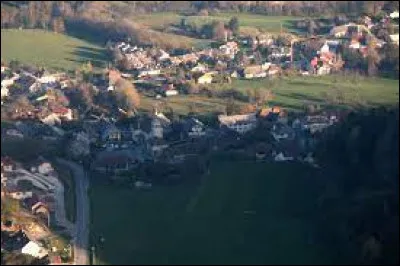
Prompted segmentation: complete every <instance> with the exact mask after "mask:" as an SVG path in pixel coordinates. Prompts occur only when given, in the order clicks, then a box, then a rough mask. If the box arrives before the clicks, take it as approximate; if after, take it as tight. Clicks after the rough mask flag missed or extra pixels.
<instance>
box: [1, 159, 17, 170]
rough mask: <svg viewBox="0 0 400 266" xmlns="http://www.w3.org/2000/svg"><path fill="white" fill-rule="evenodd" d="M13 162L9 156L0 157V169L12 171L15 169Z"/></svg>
mask: <svg viewBox="0 0 400 266" xmlns="http://www.w3.org/2000/svg"><path fill="white" fill-rule="evenodd" d="M15 166H16V164H15V162H14V161H13V160H12V159H11V158H10V157H2V158H1V169H2V171H5V172H12V171H13V170H14V169H15Z"/></svg>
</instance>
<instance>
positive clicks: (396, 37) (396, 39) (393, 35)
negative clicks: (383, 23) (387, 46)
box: [389, 33, 399, 45]
mask: <svg viewBox="0 0 400 266" xmlns="http://www.w3.org/2000/svg"><path fill="white" fill-rule="evenodd" d="M389 37H390V39H391V40H392V42H394V43H395V44H397V45H399V34H398V33H397V34H392V35H389Z"/></svg>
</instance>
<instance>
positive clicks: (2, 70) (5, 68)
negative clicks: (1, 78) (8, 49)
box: [1, 66, 9, 73]
mask: <svg viewBox="0 0 400 266" xmlns="http://www.w3.org/2000/svg"><path fill="white" fill-rule="evenodd" d="M8 69H9V68H8V67H6V66H1V73H3V72H4V71H6V70H8Z"/></svg>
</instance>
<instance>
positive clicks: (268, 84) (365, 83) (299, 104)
mask: <svg viewBox="0 0 400 266" xmlns="http://www.w3.org/2000/svg"><path fill="white" fill-rule="evenodd" d="M209 88H210V89H212V90H227V89H235V90H238V91H240V92H242V93H243V94H244V95H246V90H247V89H248V88H250V89H252V88H256V89H260V90H263V89H271V90H272V92H273V95H274V97H273V99H272V100H271V101H270V102H269V103H268V104H269V105H278V106H281V107H284V108H286V109H288V110H291V111H301V110H304V107H306V106H307V105H309V104H318V105H320V106H321V107H323V108H329V107H334V108H354V107H357V106H359V105H360V104H362V105H368V106H382V105H393V104H398V102H399V81H398V80H392V79H383V78H368V77H354V76H349V77H343V76H321V77H290V78H289V77H284V78H282V79H274V80H269V79H255V80H243V79H237V80H235V79H234V80H233V81H232V83H231V84H222V85H221V84H213V85H210V86H209ZM340 94H341V97H342V99H341V102H337V103H334V102H333V101H334V100H332V97H337V96H338V95H340ZM155 101H156V100H155V99H154V98H150V97H144V96H143V100H142V106H141V107H142V108H143V109H144V110H151V106H152V104H154V103H155ZM226 101H227V99H218V98H208V97H206V96H201V95H189V96H187V95H179V96H175V97H170V98H166V99H165V102H166V103H167V104H168V105H169V106H170V107H172V109H173V110H174V112H175V113H177V114H183V115H184V114H187V113H188V112H189V110H190V106H194V107H195V112H196V113H200V114H211V113H215V112H223V111H224V110H225V106H226ZM237 103H238V104H240V105H243V104H246V103H245V102H239V101H237Z"/></svg>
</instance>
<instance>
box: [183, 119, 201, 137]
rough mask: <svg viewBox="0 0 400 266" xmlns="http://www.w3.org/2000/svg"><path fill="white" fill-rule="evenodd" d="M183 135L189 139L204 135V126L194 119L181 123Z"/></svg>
mask: <svg viewBox="0 0 400 266" xmlns="http://www.w3.org/2000/svg"><path fill="white" fill-rule="evenodd" d="M182 126H183V127H182V130H183V134H184V135H186V136H187V137H189V138H197V137H202V136H205V135H206V130H205V129H206V128H205V125H204V124H203V123H202V122H201V121H199V120H198V119H196V118H189V119H186V120H184V121H183V123H182Z"/></svg>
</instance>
